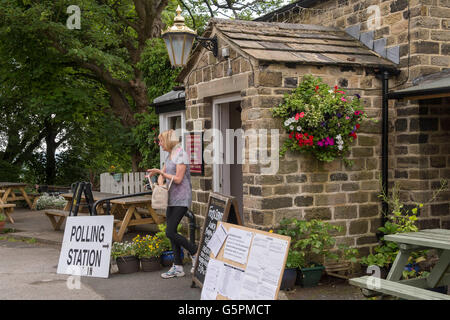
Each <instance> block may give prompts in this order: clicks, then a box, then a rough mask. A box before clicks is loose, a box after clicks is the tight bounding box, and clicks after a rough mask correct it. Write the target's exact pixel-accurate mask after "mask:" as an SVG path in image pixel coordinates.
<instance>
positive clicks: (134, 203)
mask: <svg viewBox="0 0 450 320" xmlns="http://www.w3.org/2000/svg"><path fill="white" fill-rule="evenodd" d="M92 195H93V197H94V201H98V200H101V199H105V198H109V197H114V196H120V195H119V194H114V193H105V192H97V191H93V192H92ZM62 196H63V197H64V198H65V199H67V200H68V202H67V204H66V207H65V208H64V211H66V212H67V213H68V212H69V210H70V203H71V202H72V198H73V194H72V193H64V194H62ZM82 199H84V194H83V198H82ZM110 202H111V212H110V214H112V215H114V231H113V240H114V241H122V239H123V236H124V234H125V231H126V229H127V228H128V227H131V226H137V225H143V224H160V223H163V222H164V220H165V217H164V216H161V215H158V214H157V213H156V211H155V210H154V209H153V208H152V197H151V196H150V195H149V196H137V197H130V198H122V199H114V200H110ZM142 208H143V209H144V210H138V209H142ZM97 212H98V213H99V214H104V213H105V212H104V210H103V208H102V207H100V206H99V208H97ZM64 219H65V217H64ZM56 223H58V222H56V221H55V224H56ZM61 224H62V222H59V226H61ZM54 226H55V225H54ZM116 229H119V230H118V231H116Z"/></svg>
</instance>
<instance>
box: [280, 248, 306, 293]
mask: <svg viewBox="0 0 450 320" xmlns="http://www.w3.org/2000/svg"><path fill="white" fill-rule="evenodd" d="M301 261H302V257H301V255H300V252H298V251H297V250H293V249H289V251H288V256H287V260H286V266H285V268H284V273H283V278H282V279H281V286H280V290H287V291H289V290H291V289H293V288H294V286H295V283H296V280H297V270H298V268H299V267H300V265H301Z"/></svg>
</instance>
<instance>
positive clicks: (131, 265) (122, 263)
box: [111, 242, 139, 274]
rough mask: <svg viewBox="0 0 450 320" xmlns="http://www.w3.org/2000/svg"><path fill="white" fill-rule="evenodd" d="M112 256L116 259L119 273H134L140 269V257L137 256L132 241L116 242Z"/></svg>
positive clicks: (112, 249)
mask: <svg viewBox="0 0 450 320" xmlns="http://www.w3.org/2000/svg"><path fill="white" fill-rule="evenodd" d="M111 256H112V257H113V258H114V259H116V262H117V267H118V268H119V273H123V274H125V273H133V272H138V271H139V259H138V257H137V256H136V249H135V245H134V243H132V242H114V243H113V245H112V248H111Z"/></svg>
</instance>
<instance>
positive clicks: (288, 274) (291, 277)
mask: <svg viewBox="0 0 450 320" xmlns="http://www.w3.org/2000/svg"><path fill="white" fill-rule="evenodd" d="M296 278H297V268H284V273H283V278H281V286H280V290H287V291H289V290H292V289H294V286H295V279H296Z"/></svg>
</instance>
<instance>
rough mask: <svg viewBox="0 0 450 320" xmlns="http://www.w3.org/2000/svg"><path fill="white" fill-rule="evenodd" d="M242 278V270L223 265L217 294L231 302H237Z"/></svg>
mask: <svg viewBox="0 0 450 320" xmlns="http://www.w3.org/2000/svg"><path fill="white" fill-rule="evenodd" d="M243 277H244V270H243V269H241V268H237V267H235V266H231V265H228V264H226V263H224V264H223V268H222V273H221V275H220V278H219V290H218V291H219V293H220V294H221V295H222V296H224V297H227V298H229V299H231V300H238V299H239V295H240V291H241V286H242V279H243Z"/></svg>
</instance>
